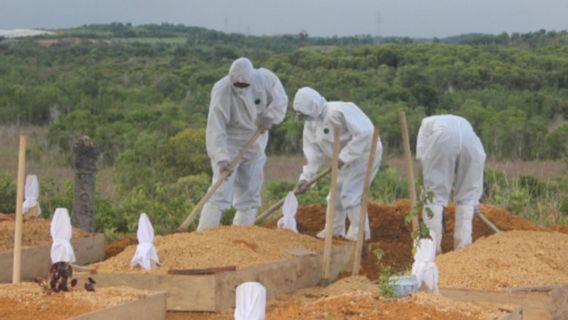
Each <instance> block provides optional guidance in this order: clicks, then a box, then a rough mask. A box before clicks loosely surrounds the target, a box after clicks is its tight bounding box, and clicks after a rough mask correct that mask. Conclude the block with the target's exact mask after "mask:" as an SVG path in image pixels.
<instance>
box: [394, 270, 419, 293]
mask: <svg viewBox="0 0 568 320" xmlns="http://www.w3.org/2000/svg"><path fill="white" fill-rule="evenodd" d="M389 281H390V282H391V283H392V284H393V287H394V294H395V295H396V296H397V297H403V296H407V295H409V294H411V293H413V292H416V291H417V290H418V280H416V277H415V276H413V275H409V276H393V277H390V279H389Z"/></svg>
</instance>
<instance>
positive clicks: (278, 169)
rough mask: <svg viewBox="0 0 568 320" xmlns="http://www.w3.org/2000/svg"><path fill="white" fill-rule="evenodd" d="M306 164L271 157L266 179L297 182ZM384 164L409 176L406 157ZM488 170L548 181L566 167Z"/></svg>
mask: <svg viewBox="0 0 568 320" xmlns="http://www.w3.org/2000/svg"><path fill="white" fill-rule="evenodd" d="M304 164H305V160H304V157H303V156H302V155H292V156H271V157H269V158H268V161H267V162H266V167H265V169H264V174H265V179H266V181H268V182H270V181H273V180H290V181H296V180H297V179H298V177H299V176H300V173H301V172H302V166H303V165H304ZM383 164H386V165H389V166H391V167H394V168H395V169H396V170H397V171H398V172H400V174H401V175H402V176H404V177H406V176H407V171H408V170H407V164H406V161H405V159H404V157H393V156H385V157H384V158H383ZM413 165H414V177H415V178H418V174H420V170H421V165H420V161H418V160H414V161H413ZM486 166H487V167H488V168H492V169H495V170H497V171H501V172H503V173H504V174H505V175H506V176H507V177H509V178H518V177H520V176H533V177H536V178H539V179H543V180H547V179H550V178H556V177H558V176H561V175H562V173H563V170H566V169H567V168H566V165H565V164H564V162H562V161H555V160H538V161H520V160H513V161H503V162H498V161H494V160H490V161H487V163H486Z"/></svg>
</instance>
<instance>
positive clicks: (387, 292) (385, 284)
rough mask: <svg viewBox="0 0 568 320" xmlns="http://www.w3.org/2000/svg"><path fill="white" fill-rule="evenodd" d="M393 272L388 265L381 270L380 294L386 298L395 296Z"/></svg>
mask: <svg viewBox="0 0 568 320" xmlns="http://www.w3.org/2000/svg"><path fill="white" fill-rule="evenodd" d="M392 276H393V272H392V269H391V267H390V266H386V267H384V268H383V270H382V271H381V276H380V278H379V295H380V296H382V297H385V298H395V297H396V290H395V285H394V282H393V281H392V279H391V278H392Z"/></svg>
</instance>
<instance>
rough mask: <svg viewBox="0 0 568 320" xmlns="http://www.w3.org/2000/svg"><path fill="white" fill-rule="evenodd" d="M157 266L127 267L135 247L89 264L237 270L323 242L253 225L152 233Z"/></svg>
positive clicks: (107, 268)
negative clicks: (155, 234)
mask: <svg viewBox="0 0 568 320" xmlns="http://www.w3.org/2000/svg"><path fill="white" fill-rule="evenodd" d="M154 245H155V246H156V250H157V252H158V256H159V258H160V263H161V266H160V267H158V268H154V269H152V270H150V271H144V270H140V269H139V268H135V269H133V268H131V267H130V261H131V260H132V257H133V256H134V253H135V251H136V246H128V247H127V248H126V249H125V250H124V251H123V252H121V253H120V254H118V255H116V256H114V257H112V258H110V259H107V260H105V261H103V262H100V263H96V264H93V265H92V266H93V267H94V268H96V269H97V270H98V271H101V272H150V273H156V274H160V273H162V274H163V273H167V272H168V271H169V270H170V269H193V268H196V269H200V268H211V267H226V266H236V267H237V269H239V268H244V267H249V266H254V265H260V264H266V263H270V262H276V261H280V260H285V259H288V258H290V257H291V256H292V254H290V253H289V252H288V251H287V250H288V249H298V248H300V249H306V250H309V251H313V252H321V251H323V241H321V240H319V239H315V238H313V237H310V236H307V235H303V234H297V233H294V232H291V231H288V230H282V229H278V230H270V229H266V228H261V227H257V226H230V227H229V226H222V227H219V228H213V229H207V230H204V231H200V232H189V233H188V232H184V233H174V234H169V235H165V236H156V237H155V238H154Z"/></svg>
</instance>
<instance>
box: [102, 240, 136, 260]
mask: <svg viewBox="0 0 568 320" xmlns="http://www.w3.org/2000/svg"><path fill="white" fill-rule="evenodd" d="M135 244H138V240H137V239H136V238H135V237H133V236H126V237H124V238H120V239H118V240H115V241H113V242H111V243H109V244H107V245H106V246H105V257H106V258H110V257H114V256H116V255H117V254H119V253H121V252H122V251H124V249H126V247H128V246H132V245H135Z"/></svg>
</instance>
